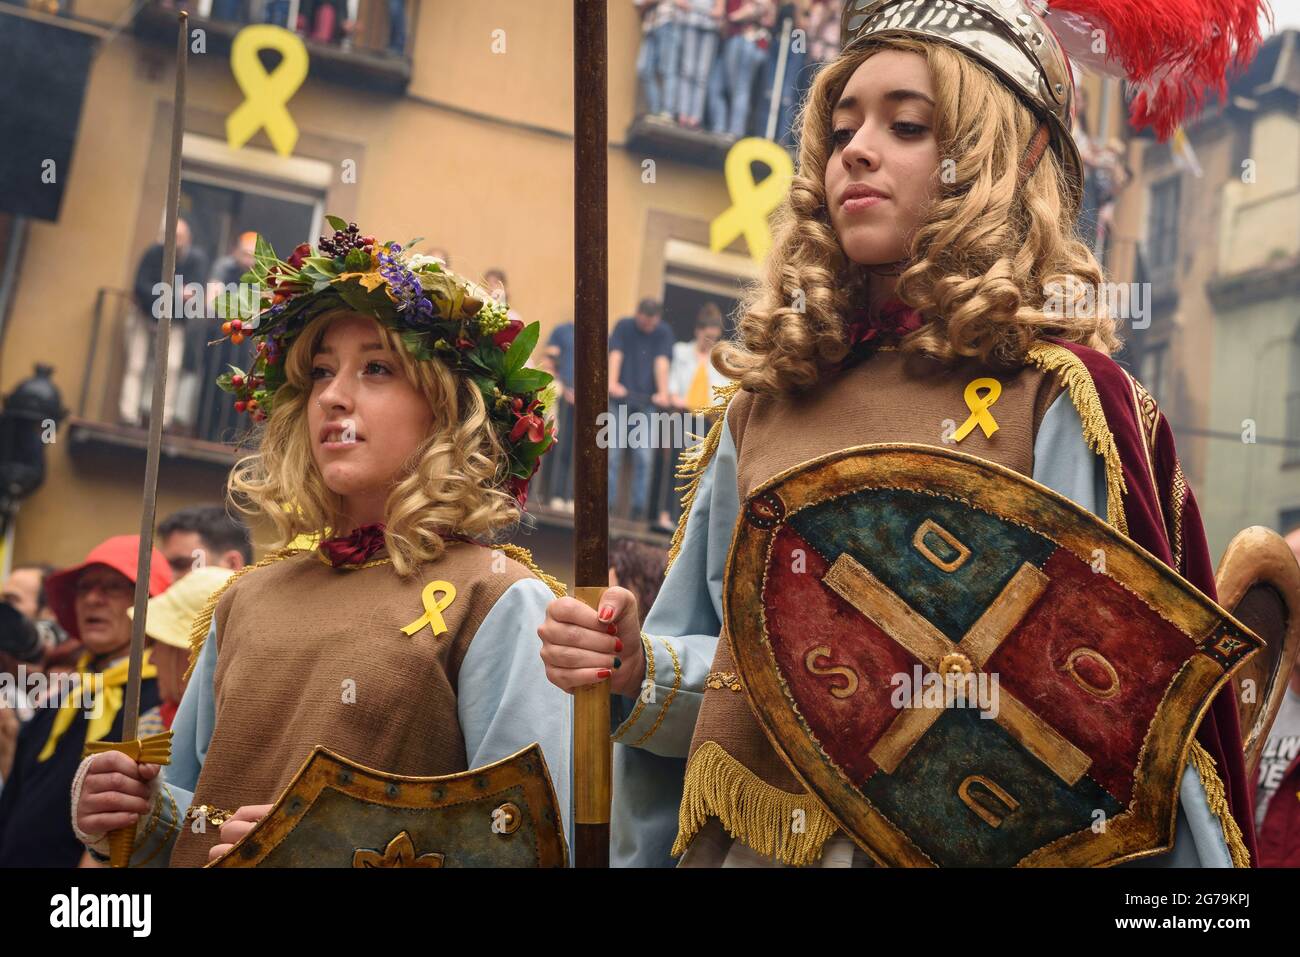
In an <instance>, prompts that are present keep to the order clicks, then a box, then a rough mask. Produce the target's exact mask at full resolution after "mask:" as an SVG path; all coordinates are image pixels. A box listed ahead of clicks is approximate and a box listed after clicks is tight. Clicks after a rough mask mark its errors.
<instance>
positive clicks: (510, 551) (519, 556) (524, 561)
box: [497, 542, 569, 598]
mask: <svg viewBox="0 0 1300 957" xmlns="http://www.w3.org/2000/svg"><path fill="white" fill-rule="evenodd" d="M497 548H499V549H501V551H503V552H505V553H506V557H507V558H512V559H514V560H515V561H517V562H518V563H519V564H520V565H523V566H524V567H525V568H527V569H528V570H529V571H530V572H532V573H533V574H534V575H536V576H537V577H538V578H540V579H541V580H542V581H543V582H544V583H545V584H546V587H547V588H549V589H550V590H551V592H552V593H553V594H554V595H555V597H556V598H563V597H564V596H565V595H567V594H568V593H569V592H568V589H566V588H565V587H564V582H562V581H560V580H559V579H558V578H555V577H554V576H552V575H548V574H546V572H544V571H542V570H541V569H540V568H539V567H537V562H535V561H533V553H532V552H530V551H529V550H528V549H526V548H524V546H522V545H511V544H510V543H509V542H506V543H505V544H504V545H498V546H497Z"/></svg>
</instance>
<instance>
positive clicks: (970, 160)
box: [713, 37, 1119, 394]
mask: <svg viewBox="0 0 1300 957" xmlns="http://www.w3.org/2000/svg"><path fill="white" fill-rule="evenodd" d="M882 49H893V50H903V51H908V52H912V53H917V54H920V55H921V56H923V57H925V58H926V61H927V63H928V66H929V70H930V75H931V82H932V84H933V87H934V93H935V109H934V131H935V137H936V139H937V142H938V146H939V155H940V156H941V157H951V158H952V161H953V162H952V164H951V168H950V169H946V170H945V172H946V173H948V174H949V175H947V176H940V172H939V169H936V170H935V174H934V175H935V180H934V189H933V194H932V195H933V196H934V198H933V199H932V200H931V201H930V202H929V203H927V205H926V207H925V208H924V209H923V210H922V212H921V219H920V224H919V226H918V227H917V229H916V232H915V233H914V235H913V236H912V237H911V241H910V246H909V253H908V256H907V262H908V265H907V266H906V268H905V269H904V270H903V272H902V273H901V275H900V276H899V277H898V284H897V288H896V294H897V296H898V297H899V298H900V299H902V300H903V301H904V302H905V303H907V304H908V305H909V306H911V307H912V308H914V309H917V310H920V313H921V315H922V317H923V318H924V319H925V320H926V321H925V323H924V324H923V325H922V327H921V328H920V329H918V330H917V331H915V332H913V333H912V334H910V335H909V336H907V338H905V339H904V340H903V342H902V344H901V346H900V348H902V349H903V350H904V351H905V352H909V353H913V354H921V355H927V356H930V357H932V358H934V359H937V360H939V361H941V362H945V363H951V362H954V361H956V360H958V359H959V358H961V357H967V356H973V357H978V358H979V359H980V360H982V361H984V362H986V363H988V364H989V365H992V366H1003V367H1007V366H1015V365H1019V364H1021V363H1022V362H1023V361H1024V356H1025V353H1026V351H1027V350H1028V348H1029V347H1030V346H1031V345H1032V344H1033V343H1034V341H1035V340H1036V339H1038V338H1040V337H1043V336H1057V337H1060V338H1062V339H1065V340H1067V341H1070V342H1077V343H1082V344H1084V345H1088V346H1091V347H1092V348H1094V349H1098V350H1100V351H1102V352H1106V353H1108V354H1109V353H1110V352H1113V351H1114V350H1115V349H1116V348H1118V346H1119V341H1118V339H1117V338H1116V336H1115V323H1114V321H1113V320H1112V319H1111V318H1110V317H1109V316H1107V315H1106V314H1105V311H1104V308H1102V307H1101V306H1098V305H1092V304H1088V305H1079V302H1080V300H1081V298H1082V295H1083V293H1082V290H1083V288H1085V287H1087V288H1090V289H1093V290H1095V289H1097V288H1099V284H1100V283H1101V282H1102V278H1103V274H1102V269H1101V266H1100V264H1099V263H1098V262H1097V260H1096V259H1095V258H1094V257H1093V255H1092V253H1091V252H1090V251H1089V249H1088V248H1087V246H1085V245H1084V244H1083V243H1082V242H1080V241H1079V240H1078V239H1077V238H1076V237H1075V235H1074V230H1073V226H1072V223H1073V222H1074V217H1075V210H1074V209H1073V206H1072V199H1071V197H1070V194H1069V191H1068V190H1067V188H1066V181H1065V178H1064V176H1065V174H1064V172H1063V170H1062V167H1061V165H1060V161H1059V159H1058V158H1057V155H1056V153H1055V152H1054V151H1053V150H1051V149H1048V150H1046V151H1045V152H1044V154H1043V158H1042V160H1041V161H1040V162H1039V164H1038V166H1037V168H1036V169H1035V171H1034V172H1033V174H1032V175H1031V176H1030V177H1029V178H1028V180H1027V181H1026V182H1025V184H1024V186H1023V187H1022V188H1020V189H1017V185H1016V180H1017V175H1018V171H1019V161H1020V157H1021V155H1022V154H1023V153H1024V151H1025V147H1026V146H1027V145H1028V143H1029V140H1030V138H1031V137H1032V136H1033V134H1034V131H1035V128H1036V126H1037V120H1036V118H1035V117H1034V115H1033V114H1032V113H1031V112H1030V110H1029V109H1028V107H1026V106H1025V105H1024V103H1022V102H1021V101H1020V100H1019V99H1018V98H1017V97H1016V95H1015V94H1014V93H1012V92H1011V91H1010V90H1009V89H1008V88H1007V87H1006V86H1005V85H1004V84H1003V83H1001V82H1000V81H999V80H998V79H996V78H995V77H994V75H993V74H992V73H990V72H989V71H988V70H986V69H984V68H983V67H982V66H980V65H979V64H978V63H976V62H975V61H974V60H972V59H970V58H969V57H966V56H964V55H963V54H961V53H959V52H958V51H956V50H954V49H953V48H951V47H948V46H946V45H944V44H942V43H931V42H926V41H922V40H916V39H911V38H897V37H892V38H891V37H885V38H878V39H876V40H873V41H870V42H869V43H867V44H864V45H863V46H861V47H855V48H854V49H852V50H850V51H848V52H846V53H843V54H841V55H840V56H839V57H837V58H836V59H835V60H832V61H831V62H830V63H828V64H827V65H826V66H825V67H824V68H823V69H822V70H821V72H820V73H818V75H817V78H816V79H815V80H814V82H813V84H812V88H811V90H810V91H809V93H808V96H807V99H806V100H805V102H804V105H803V107H802V109H801V113H800V117H799V120H798V123H799V128H800V130H801V134H800V145H799V166H798V172H797V173H796V174H795V177H794V180H793V182H792V183H791V186H790V192H789V195H788V197H787V198H786V200H785V201H784V202H783V203H782V205H781V207H780V208H779V209H778V211H777V213H776V216H775V223H774V234H773V244H772V250H771V252H770V253H769V255H768V258H767V261H766V264H765V267H764V272H763V276H762V278H761V279H760V280H759V281H758V282H757V283H756V284H755V285H754V286H753V287H752V288H751V290H750V291H749V293H748V294H747V296H746V298H745V301H744V302H743V303H742V305H741V307H740V310H739V313H738V315H739V321H738V323H737V327H738V337H737V341H735V342H729V343H723V344H721V345H719V347H718V348H717V349H715V350H714V353H713V363H714V365H715V366H716V367H717V369H718V370H719V371H720V372H722V373H723V374H724V375H726V376H727V377H728V378H731V379H735V380H738V381H739V382H740V384H741V386H742V387H743V388H745V389H747V390H750V391H753V392H764V393H768V394H782V393H792V392H797V391H800V390H802V389H806V388H808V387H810V386H812V385H814V384H815V383H817V382H818V381H819V380H820V379H821V378H822V377H823V376H825V375H827V374H829V373H831V372H833V371H834V370H835V369H837V368H838V367H839V365H840V363H841V362H842V361H843V360H844V357H845V356H846V354H847V353H848V344H847V334H846V325H845V318H844V317H845V316H847V315H848V314H849V312H850V311H851V310H852V309H854V308H855V307H864V306H865V305H866V303H867V296H868V291H869V288H870V281H871V273H870V271H869V268H868V267H865V266H861V265H859V264H857V263H854V262H852V261H851V260H849V259H848V257H847V256H846V255H845V253H844V250H843V248H842V247H841V246H840V243H839V239H838V238H837V237H836V234H835V230H834V228H833V227H832V226H831V220H830V215H829V212H828V210H827V205H826V190H825V171H826V164H827V162H828V161H829V159H830V157H831V153H832V151H833V144H832V143H831V135H832V131H831V114H832V112H833V111H834V108H835V104H836V102H837V101H838V99H839V97H840V94H841V93H842V92H843V90H844V87H845V85H846V84H847V83H848V81H849V78H850V77H851V76H852V75H853V73H854V71H855V70H857V68H858V67H859V66H860V65H861V64H862V62H863V61H864V60H866V59H867V58H868V57H869V56H871V55H872V54H873V53H876V52H879V51H880V50H882ZM944 165H945V164H944V163H942V162H941V163H940V168H944ZM944 179H951V180H952V181H951V182H944V181H943V180H944ZM1062 287H1064V288H1065V289H1066V290H1068V291H1067V293H1066V301H1065V302H1064V308H1060V309H1054V310H1053V311H1054V312H1056V313H1061V314H1060V315H1056V314H1053V315H1049V314H1048V313H1047V312H1046V311H1045V309H1044V306H1045V303H1046V302H1047V300H1048V296H1049V293H1053V292H1055V293H1057V294H1059V292H1060V289H1061V288H1062ZM1096 298H1097V299H1098V300H1103V299H1104V297H1096ZM1053 305H1054V306H1055V305H1056V303H1055V302H1054V303H1053Z"/></svg>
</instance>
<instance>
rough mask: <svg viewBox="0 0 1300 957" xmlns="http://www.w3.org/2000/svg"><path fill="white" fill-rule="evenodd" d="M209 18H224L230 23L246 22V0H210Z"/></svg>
mask: <svg viewBox="0 0 1300 957" xmlns="http://www.w3.org/2000/svg"><path fill="white" fill-rule="evenodd" d="M208 19H209V20H226V21H228V22H230V23H247V22H248V0H212V9H211V10H210V11H209V12H208Z"/></svg>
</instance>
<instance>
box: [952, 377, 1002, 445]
mask: <svg viewBox="0 0 1300 957" xmlns="http://www.w3.org/2000/svg"><path fill="white" fill-rule="evenodd" d="M980 389H987V390H988V391H987V392H985V393H984V394H983V395H980ZM1000 395H1002V383H1001V382H999V381H998V380H997V379H974V380H972V381H971V383H970V385H968V386H966V394H965V395H964V396H963V397H962V398H964V399H965V400H966V408H968V409H970V417H969V418H967V419H966V421H965V422H963V423H962V424H961V428H959V429H958V430H957V431H956V432H954V433H953V434H952V437H953V440H954V441H956V442H960V441H961V440H962V439H964V438H966V436H968V435H970V434H971V432H973V431H974V430H975V426H977V425H978V426H979V427H980V428H981V429H983V431H984V438H986V439H991V438H992V437H993V433H994V432H996V431H997V430H998V423H997V421H996V420H994V418H993V413H992V412H990V411H989V406H991V405H992V404H993V403H994V402H996V401H998V396H1000Z"/></svg>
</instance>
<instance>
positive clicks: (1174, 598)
mask: <svg viewBox="0 0 1300 957" xmlns="http://www.w3.org/2000/svg"><path fill="white" fill-rule="evenodd" d="M724 591H725V594H724V619H725V631H726V633H727V638H728V641H729V642H730V645H731V651H732V655H733V659H734V661H735V663H736V668H737V670H738V672H739V674H740V677H741V680H742V682H743V684H744V687H745V689H746V691H747V693H748V695H749V698H750V702H751V705H752V707H753V709H754V712H755V715H756V716H757V718H758V720H759V723H760V724H761V725H762V726H763V728H764V730H765V731H766V733H767V735H768V737H769V738H770V739H771V741H772V743H773V745H774V746H775V747H776V749H777V750H778V752H779V753H780V754H781V755H782V757H783V758H784V759H785V761H786V762H787V763H788V764H789V765H790V767H791V769H792V771H793V772H794V773H795V774H796V776H797V777H798V778H799V779H800V780H801V781H802V782H803V783H804V785H805V786H806V787H807V788H808V790H809V792H810V793H811V794H812V795H813V796H815V797H816V798H817V799H818V800H819V801H820V802H821V803H822V804H823V805H824V806H825V807H826V809H827V810H828V811H829V812H830V813H831V815H832V816H834V817H835V818H836V820H837V821H838V822H839V823H840V825H841V826H842V827H843V828H844V830H845V831H846V832H847V833H849V834H850V835H852V837H853V838H854V840H855V841H857V842H858V844H859V845H861V846H862V848H863V849H864V850H865V851H867V852H868V853H869V854H871V855H872V857H874V858H875V859H876V860H877V861H879V862H880V863H882V864H885V865H889V866H922V867H928V866H936V867H962V866H1003V867H1007V866H1099V865H1108V864H1115V863H1118V862H1120V861H1124V860H1129V859H1133V858H1138V857H1143V856H1146V855H1149V854H1154V853H1159V852H1161V851H1164V850H1168V849H1169V848H1171V847H1172V846H1173V838H1174V825H1175V816H1176V812H1177V800H1178V791H1179V780H1180V777H1181V774H1182V771H1183V768H1184V765H1185V763H1186V761H1187V758H1188V751H1189V749H1190V747H1191V744H1192V742H1193V738H1194V735H1195V731H1196V727H1197V725H1198V723H1199V721H1200V718H1201V716H1202V714H1204V712H1205V710H1206V708H1208V707H1209V704H1210V701H1211V699H1212V698H1213V697H1214V695H1215V693H1216V692H1217V691H1218V690H1219V689H1220V688H1221V687H1223V685H1224V684H1225V683H1226V682H1227V681H1228V680H1229V677H1230V675H1231V673H1232V672H1233V670H1234V669H1235V668H1237V667H1238V666H1239V665H1240V664H1242V662H1243V661H1245V660H1246V659H1247V658H1248V657H1250V656H1251V655H1252V654H1254V653H1255V652H1256V651H1257V650H1258V649H1259V648H1260V647H1261V646H1262V642H1261V641H1260V639H1259V638H1257V637H1256V636H1255V635H1254V634H1252V633H1251V632H1250V631H1249V629H1247V628H1246V627H1245V626H1243V625H1242V624H1240V623H1239V622H1238V621H1236V620H1235V619H1233V618H1232V616H1231V615H1229V614H1228V613H1227V612H1225V611H1224V610H1223V609H1222V608H1220V607H1219V606H1218V605H1216V604H1215V603H1214V602H1213V601H1211V600H1210V599H1209V598H1207V597H1206V596H1205V595H1204V594H1202V593H1201V592H1199V591H1198V590H1197V589H1196V588H1195V587H1193V586H1192V585H1191V584H1190V583H1188V582H1187V581H1186V580H1184V579H1183V578H1181V577H1180V576H1179V575H1178V574H1176V573H1175V572H1174V571H1172V570H1171V569H1170V568H1169V567H1168V566H1166V565H1165V564H1163V563H1162V562H1160V561H1159V560H1157V559H1156V558H1155V557H1153V556H1152V555H1151V554H1150V553H1148V552H1147V551H1145V550H1144V549H1143V548H1141V547H1140V546H1138V545H1136V544H1135V543H1133V542H1132V541H1130V540H1129V539H1127V538H1125V537H1124V536H1122V535H1120V534H1119V533H1117V532H1116V531H1115V530H1114V529H1113V528H1111V527H1110V526H1109V525H1107V524H1106V523H1105V522H1103V521H1101V520H1100V519H1098V518H1097V517H1095V516H1094V515H1092V514H1091V513H1089V512H1088V511H1087V510H1085V509H1083V508H1081V507H1080V506H1078V505H1076V504H1075V503H1073V502H1071V501H1069V500H1068V499H1066V498H1064V497H1062V496H1060V495H1058V494H1057V493H1055V492H1053V491H1052V490H1050V489H1048V488H1046V487H1044V486H1042V485H1039V484H1038V483H1036V482H1034V481H1032V480H1030V479H1028V478H1025V477H1024V476H1022V475H1020V474H1018V473H1016V472H1013V471H1011V470H1009V469H1005V468H1002V467H1001V466H998V465H994V464H992V463H990V462H987V461H984V460H983V459H979V458H976V457H974V456H971V455H966V454H964V453H961V452H955V451H949V450H946V449H940V448H935V447H930V446H921V445H873V446H862V447H859V448H855V449H847V450H843V451H840V452H836V453H833V454H831V455H828V456H824V457H822V458H819V459H814V460H812V461H810V462H806V463H804V464H802V465H799V466H796V467H795V468H793V469H790V470H788V471H786V472H784V473H782V474H780V475H778V476H776V477H775V478H773V479H772V480H770V481H769V482H767V483H765V484H764V485H762V486H760V487H759V488H757V489H756V490H755V491H754V492H753V493H752V494H751V495H750V496H749V497H748V499H747V500H746V501H745V503H744V505H743V507H742V509H741V514H740V516H739V518H738V520H737V526H736V534H735V537H734V539H733V542H732V547H731V553H730V556H729V558H728V567H727V577H726V582H725V587H724Z"/></svg>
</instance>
